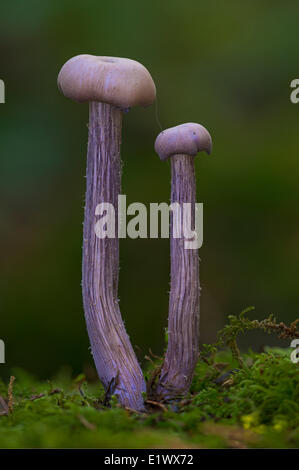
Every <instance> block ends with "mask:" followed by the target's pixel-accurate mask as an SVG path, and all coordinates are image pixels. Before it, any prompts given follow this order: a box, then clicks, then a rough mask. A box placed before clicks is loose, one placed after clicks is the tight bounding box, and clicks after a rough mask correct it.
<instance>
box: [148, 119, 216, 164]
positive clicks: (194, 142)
mask: <svg viewBox="0 0 299 470" xmlns="http://www.w3.org/2000/svg"><path fill="white" fill-rule="evenodd" d="M155 151H156V152H157V154H158V155H159V157H160V158H161V160H167V158H169V157H171V155H179V154H183V155H192V156H195V155H196V154H197V153H198V152H201V151H205V152H207V154H210V153H211V151H212V139H211V136H210V134H209V132H208V131H207V129H206V128H205V127H203V126H201V125H200V124H196V123H194V122H187V123H185V124H180V125H179V126H175V127H170V128H169V129H166V130H165V131H162V132H161V133H160V134H159V135H158V137H157V138H156V142H155Z"/></svg>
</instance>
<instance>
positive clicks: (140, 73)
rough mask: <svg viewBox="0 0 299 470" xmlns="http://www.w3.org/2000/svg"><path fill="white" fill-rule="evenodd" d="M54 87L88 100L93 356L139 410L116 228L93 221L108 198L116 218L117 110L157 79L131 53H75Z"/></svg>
mask: <svg viewBox="0 0 299 470" xmlns="http://www.w3.org/2000/svg"><path fill="white" fill-rule="evenodd" d="M58 87H59V89H60V90H61V92H62V93H63V94H64V95H65V96H66V97H68V98H70V99H73V100H75V101H79V102H85V101H89V102H90V104H89V132H88V152H87V172H86V187H87V189H86V198H85V216H84V229H83V266H82V277H83V279H82V290H83V304H84V311H85V319H86V324H87V330H88V334H89V338H90V343H91V350H92V354H93V358H94V362H95V365H96V369H97V372H98V375H99V378H100V380H101V382H102V384H103V385H104V387H105V390H106V394H107V396H111V395H112V394H114V395H116V396H117V398H118V400H119V402H120V403H121V405H123V406H127V407H129V408H132V409H135V410H140V409H143V408H144V403H143V397H142V392H144V391H145V388H146V387H145V381H144V378H143V374H142V371H141V368H140V366H139V363H138V361H137V358H136V355H135V353H134V350H133V348H132V345H131V343H130V340H129V337H128V335H127V333H126V330H125V326H124V323H123V320H122V317H121V313H120V309H119V305H118V296H117V294H118V273H119V241H118V237H117V230H116V236H115V237H114V238H108V237H106V238H99V237H98V236H97V235H96V230H95V223H96V215H98V211H97V207H98V205H99V204H101V203H110V204H112V205H113V207H114V211H115V220H116V224H117V221H118V196H119V194H120V193H121V158H120V144H121V127H122V115H123V112H124V111H127V110H128V109H129V108H131V107H132V106H148V105H150V104H151V103H152V102H153V101H154V100H155V96H156V88H155V84H154V82H153V80H152V77H151V76H150V74H149V72H148V71H147V69H146V68H145V67H144V66H143V65H141V64H140V63H138V62H136V61H134V60H130V59H124V58H118V57H96V56H92V55H78V56H76V57H73V58H72V59H70V60H68V61H67V62H66V63H65V64H64V65H63V67H62V69H61V70H60V73H59V75H58Z"/></svg>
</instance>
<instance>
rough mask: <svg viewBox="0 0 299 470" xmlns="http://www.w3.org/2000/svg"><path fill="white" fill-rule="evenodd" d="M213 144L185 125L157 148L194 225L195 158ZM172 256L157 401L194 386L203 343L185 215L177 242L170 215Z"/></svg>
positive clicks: (161, 138) (176, 199)
mask: <svg viewBox="0 0 299 470" xmlns="http://www.w3.org/2000/svg"><path fill="white" fill-rule="evenodd" d="M211 149H212V140H211V136H210V134H209V132H208V131H207V130H206V129H205V128H204V127H203V126H201V125H200V124H195V123H186V124H181V125H179V126H176V127H171V128H170V129H167V130H165V131H163V132H161V133H160V134H159V135H158V137H157V139H156V142H155V150H156V152H157V154H158V155H159V157H160V159H161V160H166V159H168V158H170V161H171V203H178V204H179V207H180V208H182V209H183V204H184V203H190V204H191V220H192V224H193V227H194V221H195V202H196V179H195V171H194V156H195V155H196V154H197V153H198V152H200V151H203V150H204V151H206V152H207V153H208V154H210V152H211ZM170 223H171V230H170V255H171V288H170V297H169V317H168V348H167V352H166V356H165V360H164V364H163V366H162V370H161V375H160V379H159V383H158V386H157V390H156V393H157V396H158V398H161V399H165V400H170V399H173V398H175V397H177V396H182V395H185V394H186V393H187V392H188V390H189V387H190V385H191V381H192V377H193V373H194V369H195V365H196V362H197V360H198V346H199V345H198V343H199V295H200V284H199V257H198V248H196V249H188V248H186V244H185V242H186V241H187V240H186V239H184V232H183V224H184V220H183V217H181V218H180V219H179V221H178V222H177V223H176V225H178V226H177V227H176V230H177V229H178V228H180V229H181V236H180V238H175V237H174V234H173V229H174V215H173V214H171V222H170Z"/></svg>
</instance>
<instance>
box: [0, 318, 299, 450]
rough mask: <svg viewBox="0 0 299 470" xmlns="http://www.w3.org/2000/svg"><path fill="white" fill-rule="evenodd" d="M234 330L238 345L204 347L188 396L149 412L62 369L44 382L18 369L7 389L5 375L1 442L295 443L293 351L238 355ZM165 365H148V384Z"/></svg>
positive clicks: (297, 380)
mask: <svg viewBox="0 0 299 470" xmlns="http://www.w3.org/2000/svg"><path fill="white" fill-rule="evenodd" d="M233 325H234V328H235V327H236V322H235V321H233ZM280 329H281V328H280ZM226 332H227V335H228V336H227V337H229V329H228V328H226ZM233 333H234V335H233V336H234V344H233V350H232V349H228V350H219V344H217V345H209V346H205V347H204V349H203V351H202V352H201V358H200V360H199V362H198V364H197V367H196V371H195V375H194V379H193V383H192V387H191V390H190V394H189V395H188V396H187V397H185V398H184V399H182V400H178V401H176V402H172V403H155V402H150V401H149V402H148V403H147V407H148V408H147V412H146V413H135V412H132V411H130V410H125V409H122V408H120V407H119V405H118V404H117V401H116V400H115V398H112V400H111V403H110V407H107V406H104V405H103V402H104V398H105V394H104V390H103V389H102V387H101V386H100V385H99V384H94V383H88V382H87V381H86V379H85V377H84V376H83V375H80V376H78V377H76V378H75V379H72V378H71V377H70V374H69V372H68V371H62V372H61V373H60V374H59V375H58V376H57V377H56V378H55V379H53V381H51V382H41V381H39V380H37V379H35V378H34V377H32V376H31V375H29V374H27V373H25V372H24V371H22V370H18V369H16V370H14V371H13V375H14V376H15V378H16V380H15V382H14V383H11V384H10V387H9V384H6V383H3V382H2V381H1V380H0V397H2V398H3V399H4V401H3V400H2V402H1V400H0V412H2V413H1V415H0V447H2V448H4V447H6V448H14V447H15V448H16V447H24V448H27V447H43V448H64V447H85V448H86V447H98V448H119V447H122V448H155V447H156V448H163V447H164V448H188V447H189V448H190V447H205V448H217V447H239V448H242V447H298V446H299V369H298V367H299V365H298V364H295V363H293V362H292V361H291V360H290V352H291V350H290V349H279V348H273V349H270V348H267V349H266V350H265V352H263V353H259V354H257V353H253V352H249V353H247V354H243V355H241V354H240V351H239V350H238V346H237V342H236V340H237V336H238V334H235V333H236V329H234V332H233ZM227 343H228V342H227ZM239 356H240V357H239ZM240 358H241V360H240ZM160 364H161V360H160V359H159V358H154V361H152V362H150V363H149V367H148V369H147V371H146V377H147V380H148V382H149V383H153V382H154V380H155V377H156V375H157V370H159V366H160ZM1 403H2V405H1ZM9 403H10V407H9V406H8V404H9ZM5 405H7V406H5ZM9 408H10V411H9Z"/></svg>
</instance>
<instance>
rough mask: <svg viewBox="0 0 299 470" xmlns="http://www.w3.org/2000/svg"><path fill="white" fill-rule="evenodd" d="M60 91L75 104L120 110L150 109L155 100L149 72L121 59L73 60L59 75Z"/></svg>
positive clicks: (133, 61)
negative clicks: (95, 103) (88, 103)
mask: <svg viewBox="0 0 299 470" xmlns="http://www.w3.org/2000/svg"><path fill="white" fill-rule="evenodd" d="M58 88H59V89H60V91H61V92H62V93H63V94H64V95H65V96H66V97H67V98H70V99H72V100H75V101H79V102H82V101H99V102H101V103H109V104H113V105H115V106H118V107H120V108H130V107H132V106H148V105H150V104H151V103H152V102H153V101H154V100H155V98H156V87H155V84H154V82H153V79H152V77H151V76H150V74H149V72H148V70H147V69H146V68H145V67H144V66H143V65H141V64H140V63H139V62H136V61H135V60H131V59H122V58H119V57H104V56H93V55H88V54H83V55H77V56H75V57H73V58H72V59H70V60H68V61H67V62H66V63H65V64H64V65H63V67H62V69H61V70H60V72H59V75H58Z"/></svg>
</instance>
